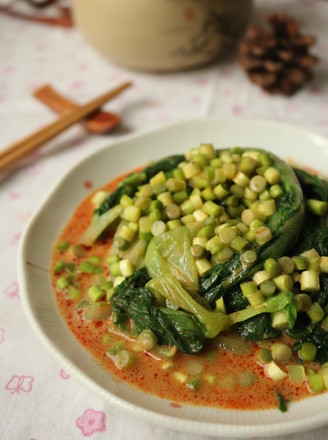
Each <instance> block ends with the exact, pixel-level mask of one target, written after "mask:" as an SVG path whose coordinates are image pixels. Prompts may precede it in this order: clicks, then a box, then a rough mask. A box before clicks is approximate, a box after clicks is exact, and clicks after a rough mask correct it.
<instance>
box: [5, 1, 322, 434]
mask: <svg viewBox="0 0 328 440" xmlns="http://www.w3.org/2000/svg"><path fill="white" fill-rule="evenodd" d="M263 5H264V6H265V8H266V9H267V10H269V9H270V8H271V9H279V8H280V9H284V10H287V12H289V13H290V14H291V15H293V16H296V17H299V18H300V19H301V21H302V23H303V25H304V27H303V29H304V30H307V31H310V32H314V33H315V34H316V35H317V36H318V43H317V45H316V46H315V48H314V51H315V52H316V53H317V54H318V55H319V56H320V58H321V62H320V64H318V66H317V67H316V68H315V71H316V77H315V79H314V81H313V82H312V83H311V84H309V85H308V86H307V87H305V88H304V89H303V90H302V91H301V92H300V93H298V94H297V95H296V96H294V97H292V98H285V97H280V96H269V95H267V94H265V93H263V92H262V91H261V90H260V89H259V88H258V87H256V86H254V85H252V84H251V83H249V81H248V80H247V78H246V76H245V74H244V72H243V71H242V69H240V67H239V66H238V65H237V63H236V60H235V56H232V57H231V59H230V60H225V61H223V62H221V63H217V64H215V65H212V66H209V67H206V68H201V69H196V70H192V71H188V72H180V73H173V74H155V73H153V74H152V73H142V72H135V71H129V70H127V69H124V68H121V67H119V66H116V65H112V64H111V63H109V62H108V61H107V60H105V59H103V58H102V57H101V56H100V55H98V54H97V53H96V52H95V51H94V50H93V49H92V48H91V47H90V46H89V45H88V44H87V43H86V42H85V41H84V39H83V37H82V36H81V35H80V34H79V33H78V31H77V30H76V29H62V28H54V27H50V26H43V25H37V24H33V23H28V22H22V21H19V20H17V19H13V18H10V17H7V16H5V15H0V134H1V135H0V149H3V148H5V147H6V146H7V145H9V144H10V143H12V142H13V141H15V140H17V139H19V138H21V137H22V136H24V135H26V134H28V133H30V132H31V131H33V130H35V129H37V128H38V127H40V126H42V125H44V124H46V123H48V122H50V121H52V120H53V118H54V115H53V112H52V111H50V110H48V109H47V108H46V107H45V106H44V105H43V104H41V103H39V102H38V101H36V100H35V99H34V98H33V97H32V92H33V90H34V89H35V88H36V87H38V86H40V85H42V84H44V83H51V84H53V85H54V86H56V87H57V88H58V89H59V90H60V91H61V92H62V93H64V94H66V95H68V96H69V97H71V98H72V99H74V100H76V101H77V102H81V103H82V102H85V101H87V100H89V99H91V98H93V97H94V96H96V95H98V94H100V93H102V92H103V91H104V90H106V89H109V88H111V87H113V86H114V85H116V84H118V83H120V82H121V81H123V80H132V81H133V83H134V87H133V88H132V89H130V90H129V91H128V92H126V93H124V94H123V95H122V96H120V97H119V98H118V99H116V100H115V101H113V102H112V103H111V104H110V105H107V106H106V108H108V109H111V110H113V111H117V112H119V113H120V114H121V116H122V121H123V122H122V125H121V128H120V129H119V130H118V131H117V132H115V133H113V134H110V135H107V136H91V135H88V134H87V133H86V132H85V131H84V130H83V128H81V127H80V126H74V127H73V128H71V129H69V130H67V132H65V133H64V134H62V135H61V136H58V138H56V139H55V140H54V141H53V142H51V143H50V144H49V145H47V146H46V147H45V148H43V149H42V151H39V152H38V153H37V154H35V155H34V156H33V158H32V159H29V160H27V161H25V164H24V166H23V165H22V166H20V167H18V168H17V169H16V170H15V171H14V172H12V173H10V174H9V175H7V176H2V177H0V213H1V215H0V231H1V234H0V268H1V269H0V271H1V276H0V438H1V439H4V440H16V439H17V440H32V439H34V440H57V439H70V440H78V439H82V438H83V437H84V436H90V437H92V438H93V439H99V440H101V439H105V438H106V439H115V440H116V439H120V440H124V439H134V440H139V439H140V440H141V439H152V440H161V439H163V440H164V439H165V440H169V439H176V440H187V439H193V438H194V439H195V440H196V438H197V439H198V440H200V439H205V437H199V436H197V437H196V436H195V437H194V436H192V435H189V434H184V433H178V432H175V431H170V430H165V429H161V428H159V427H156V426H153V425H151V424H148V423H145V422H143V421H142V420H137V419H136V418H134V417H132V416H130V415H127V414H125V413H122V412H120V411H118V410H117V409H116V408H114V407H112V406H111V405H109V404H107V403H104V402H102V401H101V400H100V399H98V398H97V397H95V396H94V395H92V394H90V393H89V392H88V391H87V390H85V389H84V388H82V387H81V385H80V384H78V383H76V382H75V380H74V379H73V378H70V377H69V376H68V375H67V374H66V373H65V372H64V371H63V370H61V366H60V365H58V364H57V363H56V361H55V360H54V359H52V357H51V356H50V355H49V353H48V352H47V351H46V349H45V348H44V347H43V346H42V345H41V344H40V342H39V340H37V338H36V337H35V335H34V333H33V331H32V330H31V328H30V326H29V324H28V323H27V320H26V318H25V315H24V313H23V310H22V307H21V304H20V298H19V289H18V284H17V273H16V254H17V245H18V242H19V239H20V236H21V234H22V231H23V229H24V226H25V224H26V221H27V219H28V218H29V217H30V216H31V214H32V213H33V211H34V209H35V208H36V206H37V205H38V203H39V200H40V199H42V198H43V196H44V194H45V192H46V191H47V190H48V188H49V187H50V186H51V185H52V184H53V182H54V181H55V180H56V179H57V177H58V176H59V175H60V174H62V173H63V172H65V171H66V170H67V169H68V168H69V167H70V166H71V164H73V163H75V162H77V161H78V160H80V159H81V158H83V157H85V156H86V155H87V154H88V153H89V152H91V151H94V150H96V149H99V148H100V147H102V146H104V145H107V144H109V143H111V142H114V141H115V140H117V139H121V138H122V137H124V135H125V134H126V133H131V132H134V133H136V132H138V131H140V130H143V129H147V128H151V127H158V126H161V125H163V124H166V123H168V122H173V121H178V120H179V119H186V118H189V117H198V116H207V115H213V116H219V117H224V116H229V117H230V116H236V117H245V118H246V117H247V118H248V117H254V118H270V119H275V120H283V121H287V122H291V123H294V124H296V125H299V126H304V127H308V128H310V129H312V130H314V131H317V132H319V133H321V134H327V135H328V115H327V110H328V87H327V62H328V34H327V32H326V23H327V22H328V4H324V3H322V2H319V1H317V2H314V1H311V0H309V1H303V0H301V1H300V0H299V1H285V2H281V1H258V2H257V6H258V7H259V9H258V13H259V14H260V13H262V11H263V10H264V8H263ZM283 5H284V7H283ZM90 420H91V422H90ZM327 421H328V419H327ZM88 422H90V423H88ZM172 428H173V427H172ZM288 438H290V439H295V440H296V439H298V440H301V439H304V440H310V439H311V440H318V439H324V438H327V434H326V429H324V428H322V429H318V430H315V431H312V432H307V433H302V434H295V435H291V436H288Z"/></svg>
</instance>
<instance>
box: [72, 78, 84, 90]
mask: <svg viewBox="0 0 328 440" xmlns="http://www.w3.org/2000/svg"><path fill="white" fill-rule="evenodd" d="M71 86H72V87H73V89H81V88H82V87H84V81H82V80H79V79H77V80H75V81H73V82H72V84H71Z"/></svg>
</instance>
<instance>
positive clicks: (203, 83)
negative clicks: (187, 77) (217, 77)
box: [196, 76, 208, 86]
mask: <svg viewBox="0 0 328 440" xmlns="http://www.w3.org/2000/svg"><path fill="white" fill-rule="evenodd" d="M196 83H197V84H198V85H200V86H206V84H208V79H207V78H205V77H204V76H200V77H198V78H196Z"/></svg>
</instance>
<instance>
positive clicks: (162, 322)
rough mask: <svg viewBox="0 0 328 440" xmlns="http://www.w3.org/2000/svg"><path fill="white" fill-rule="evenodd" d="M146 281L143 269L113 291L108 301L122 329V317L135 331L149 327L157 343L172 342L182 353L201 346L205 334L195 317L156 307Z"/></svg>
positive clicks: (169, 343) (145, 272)
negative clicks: (146, 286)
mask: <svg viewBox="0 0 328 440" xmlns="http://www.w3.org/2000/svg"><path fill="white" fill-rule="evenodd" d="M149 280H150V277H149V275H148V273H147V270H146V269H145V268H143V269H140V270H138V271H136V272H135V273H134V274H133V275H132V276H131V277H129V278H128V279H127V280H125V281H123V283H121V284H120V285H119V286H118V287H117V288H116V290H115V294H114V295H113V296H112V298H111V300H110V302H111V304H112V308H113V312H114V313H118V314H119V318H120V322H117V321H116V322H115V321H114V324H116V325H118V326H120V327H121V328H123V329H124V324H125V321H126V318H127V317H129V318H131V319H133V321H134V323H135V327H136V331H137V333H138V334H140V333H141V332H142V331H143V330H146V329H148V330H151V331H152V332H153V333H154V334H155V335H156V336H157V337H158V339H159V342H160V343H166V344H168V345H176V346H177V347H178V350H180V351H182V352H185V353H196V352H198V351H199V350H201V349H202V347H203V341H204V339H205V335H204V332H203V328H202V325H201V323H200V322H199V321H198V319H197V318H196V317H195V316H194V315H192V314H190V313H187V312H183V311H176V310H173V309H169V308H167V307H157V306H156V305H155V299H154V297H153V295H152V294H151V292H150V291H149V290H148V289H146V288H145V287H144V286H145V285H146V283H147V282H148V281H149Z"/></svg>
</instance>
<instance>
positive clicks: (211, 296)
mask: <svg viewBox="0 0 328 440" xmlns="http://www.w3.org/2000/svg"><path fill="white" fill-rule="evenodd" d="M256 151H262V150H256ZM269 157H270V158H271V160H272V164H273V165H274V167H275V168H276V169H277V170H279V172H280V176H281V186H282V188H283V191H284V193H283V195H282V196H281V198H279V199H277V209H276V212H275V213H274V214H273V215H272V216H271V217H270V218H269V220H268V223H267V225H268V226H269V228H270V229H271V231H272V233H273V239H272V240H271V241H269V242H268V243H265V244H264V245H258V244H253V245H252V249H253V250H255V251H256V253H257V257H258V259H257V264H256V265H255V266H253V267H251V268H249V267H245V265H244V264H243V261H242V259H241V255H240V254H236V255H235V256H234V257H233V258H231V259H230V260H229V261H227V262H226V263H223V264H218V265H216V266H214V267H213V268H212V269H211V270H210V271H208V272H207V273H205V274H204V275H202V277H201V279H200V289H199V291H200V294H202V295H204V296H205V298H206V299H207V300H208V301H209V302H210V303H213V302H214V301H215V300H216V299H218V298H219V297H220V296H224V295H225V294H226V293H227V292H229V291H231V289H232V287H233V286H234V285H236V284H237V283H240V282H241V281H242V280H244V279H245V278H248V277H251V276H252V275H253V274H254V273H255V272H257V271H258V270H259V268H260V267H261V265H262V262H263V261H264V260H266V259H267V258H270V257H271V258H278V257H280V256H282V255H283V254H284V252H285V251H286V250H288V249H289V248H290V247H291V246H292V245H293V244H295V242H296V240H297V238H298V234H299V231H300V227H301V225H302V221H303V215H304V201H303V193H302V190H301V187H300V184H299V182H298V180H297V178H296V176H295V173H294V172H293V170H292V169H291V168H290V167H289V166H288V165H287V164H286V163H285V162H284V161H282V160H281V159H279V158H278V157H277V156H275V155H274V154H272V153H270V154H269Z"/></svg>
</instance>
